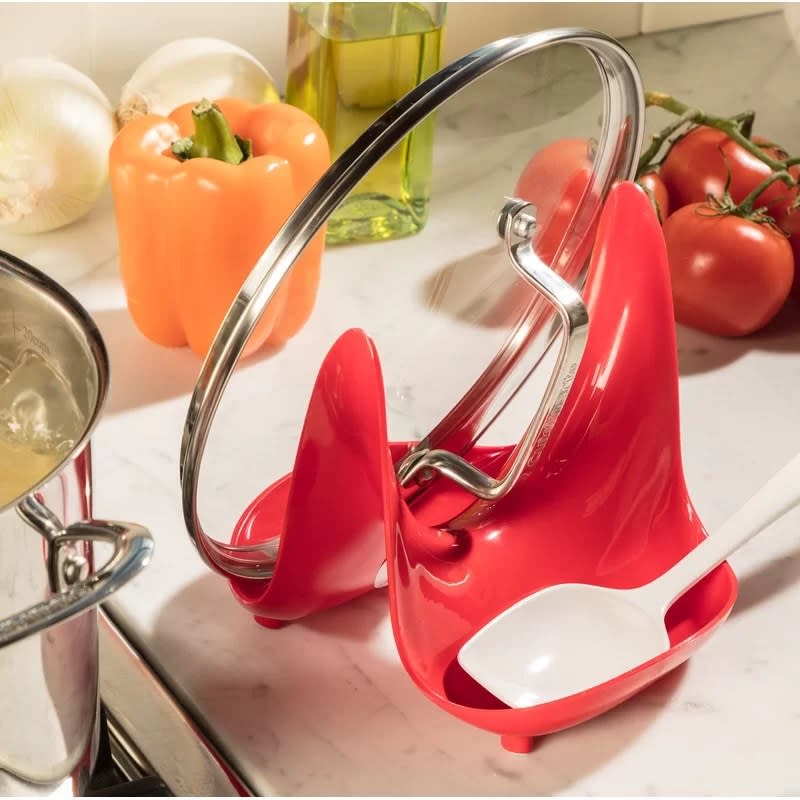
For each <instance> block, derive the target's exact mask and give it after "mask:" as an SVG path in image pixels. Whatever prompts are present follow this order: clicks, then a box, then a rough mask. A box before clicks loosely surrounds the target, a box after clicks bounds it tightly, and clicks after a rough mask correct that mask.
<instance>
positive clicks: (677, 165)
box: [659, 125, 800, 211]
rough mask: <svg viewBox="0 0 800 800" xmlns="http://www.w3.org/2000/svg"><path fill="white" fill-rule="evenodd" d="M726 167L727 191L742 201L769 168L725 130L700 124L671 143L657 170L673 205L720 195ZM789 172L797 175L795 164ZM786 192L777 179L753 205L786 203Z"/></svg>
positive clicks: (774, 151)
mask: <svg viewBox="0 0 800 800" xmlns="http://www.w3.org/2000/svg"><path fill="white" fill-rule="evenodd" d="M753 141H754V142H756V143H759V142H761V143H763V142H764V141H765V140H764V139H762V138H760V137H758V136H754V137H753ZM764 152H765V153H766V154H767V155H769V156H771V157H772V158H777V159H781V160H782V159H784V158H786V153H784V152H783V151H782V150H780V149H779V148H776V147H772V148H770V147H765V148H764ZM728 170H730V174H731V184H730V188H729V189H728V191H729V192H730V195H731V197H732V198H733V200H734V202H736V203H741V202H742V200H744V198H745V197H746V196H747V195H748V194H750V192H752V191H753V189H755V188H756V186H758V184H759V183H761V181H763V180H764V179H765V178H767V177H769V175H770V174H771V172H772V170H771V169H770V167H769V166H768V165H767V164H765V163H764V162H763V161H760V160H759V159H758V158H756V157H755V156H754V155H753V154H752V153H748V152H747V150H745V149H744V148H743V147H742V146H741V145H739V144H737V143H736V142H734V141H733V140H732V139H729V138H728V136H727V134H725V133H723V132H722V131H718V130H716V129H715V128H708V127H706V126H703V125H701V126H700V127H698V128H695V129H693V130H691V131H690V132H689V133H687V134H686V135H685V136H683V137H681V138H680V139H678V140H677V141H676V142H675V144H673V145H672V147H671V148H670V151H669V153H668V154H667V157H666V158H665V159H664V162H663V163H662V164H661V168H660V170H659V174H660V175H661V179H662V180H663V181H664V185H665V186H666V187H667V192H668V193H669V198H670V200H671V201H672V207H673V209H676V208H680V207H681V206H685V205H688V204H689V203H703V202H705V201H706V198H707V197H708V195H709V194H712V195H714V196H716V197H720V196H721V195H722V193H723V192H724V190H725V181H726V180H727V177H728ZM790 172H791V173H792V174H793V175H794V176H795V177H798V176H800V168H798V167H793V168H792V169H791V170H790ZM788 196H789V189H787V187H786V185H785V184H783V183H781V182H780V181H776V182H775V183H773V184H772V185H770V186H768V187H767V188H766V189H765V190H764V191H763V192H762V193H761V194H760V195H759V196H758V199H757V201H756V203H755V207H756V208H758V207H759V206H766V207H767V209H768V210H770V211H772V210H773V207H774V206H776V205H780V204H781V203H784V204H785V202H786V201H787V199H788Z"/></svg>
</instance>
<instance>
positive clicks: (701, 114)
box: [636, 92, 800, 176]
mask: <svg viewBox="0 0 800 800" xmlns="http://www.w3.org/2000/svg"><path fill="white" fill-rule="evenodd" d="M645 104H646V105H647V106H648V107H650V106H656V107H657V108H663V109H664V110H665V111H669V112H670V113H672V114H675V115H677V117H678V119H677V120H676V121H675V122H672V123H670V124H669V125H667V127H666V128H664V130H662V131H661V132H660V133H658V134H656V135H655V136H653V137H652V139H651V141H650V145H649V146H648V148H647V149H646V150H645V151H644V153H642V156H641V158H640V159H639V164H638V167H637V170H636V174H637V176H641V175H643V174H644V173H645V172H648V171H649V170H651V169H653V168H654V166H655V164H654V159H655V157H656V156H657V155H658V152H659V151H660V150H661V147H662V146H663V144H664V143H665V142H666V140H667V139H668V138H669V137H670V136H672V134H673V133H675V132H676V131H678V130H680V128H682V127H683V126H684V125H687V124H690V123H693V124H695V125H705V126H707V127H709V128H715V129H716V130H718V131H722V132H723V133H725V134H726V135H727V136H728V137H729V138H730V139H732V140H733V141H734V142H736V143H737V144H738V145H740V146H741V147H743V148H744V149H745V150H747V152H748V153H751V154H752V155H753V156H755V157H756V158H757V159H759V161H763V162H764V163H765V164H766V165H767V166H768V167H769V168H770V169H771V170H773V171H775V172H778V171H781V170H786V169H788V168H789V167H791V166H794V165H795V164H800V157H798V158H787V159H784V160H779V159H776V158H772V157H771V156H770V155H768V154H767V153H765V152H764V150H763V145H759V144H758V143H756V142H754V141H752V140H751V139H750V135H751V133H752V129H753V122H754V120H755V113H754V112H753V111H745V112H743V113H741V114H737V115H736V116H734V117H716V116H713V115H711V114H706V113H705V111H703V110H702V109H700V108H694V107H692V106H688V105H686V103H682V102H681V101H680V100H678V99H676V98H675V97H672V95H669V94H665V93H664V92H645Z"/></svg>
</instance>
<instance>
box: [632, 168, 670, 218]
mask: <svg viewBox="0 0 800 800" xmlns="http://www.w3.org/2000/svg"><path fill="white" fill-rule="evenodd" d="M636 183H638V184H639V185H640V186H643V187H644V188H645V189H647V190H648V192H649V194H648V197H649V198H650V202H654V203H655V204H656V206H657V208H658V215H659V218H660V219H661V222H662V223H663V222H664V220H665V219H666V218H667V217H668V216H669V212H670V204H669V192H667V187H666V186H665V185H664V181H663V180H662V179H661V176H660V175H659V174H658V173H657V172H646V173H645V174H644V175H642V176H640V177H639V178H637V179H636Z"/></svg>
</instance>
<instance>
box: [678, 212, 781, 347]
mask: <svg viewBox="0 0 800 800" xmlns="http://www.w3.org/2000/svg"><path fill="white" fill-rule="evenodd" d="M663 230H664V240H665V242H666V245H667V256H668V258H669V269H670V276H671V279H672V299H673V305H674V308H675V319H676V320H677V321H678V322H680V323H683V324H684V325H689V326H690V327H692V328H697V329H698V330H702V331H706V332H707V333H713V334H717V335H719V336H745V335H747V334H748V333H753V332H754V331H757V330H758V329H759V328H762V327H763V326H764V325H766V324H767V323H768V322H769V321H770V320H771V319H772V318H773V317H774V316H775V314H777V313H778V311H779V310H780V308H781V306H782V305H783V303H784V302H785V300H786V298H787V296H788V295H789V290H790V288H791V286H792V280H793V278H794V259H793V256H792V248H791V247H790V245H789V242H788V240H787V239H786V237H785V236H784V235H783V234H782V233H781V232H780V231H777V230H775V228H773V227H771V226H770V225H766V224H763V223H757V222H752V221H750V220H747V219H743V218H742V217H736V216H733V215H730V214H728V215H719V214H718V213H717V212H716V211H715V210H714V209H712V208H710V207H709V206H708V205H707V204H705V203H693V204H691V205H688V206H684V207H683V208H679V209H678V210H677V211H675V212H674V213H673V214H671V215H670V216H669V217H668V218H667V221H666V222H665V223H664V228H663Z"/></svg>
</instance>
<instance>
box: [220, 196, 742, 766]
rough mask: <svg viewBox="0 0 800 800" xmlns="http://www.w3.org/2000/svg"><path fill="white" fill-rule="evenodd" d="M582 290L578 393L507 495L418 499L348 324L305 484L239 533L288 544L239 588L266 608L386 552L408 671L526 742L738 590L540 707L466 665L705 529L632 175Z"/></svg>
mask: <svg viewBox="0 0 800 800" xmlns="http://www.w3.org/2000/svg"><path fill="white" fill-rule="evenodd" d="M584 296H585V300H586V304H587V307H588V309H589V318H590V332H589V338H588V343H587V347H586V351H585V354H584V357H583V360H582V362H581V365H580V368H579V370H578V374H577V376H576V379H575V383H574V385H573V389H572V391H571V393H570V395H569V397H568V399H567V402H566V405H565V407H564V409H563V411H562V413H561V416H560V417H559V420H558V422H557V424H556V428H555V429H554V431H553V433H552V436H551V438H550V440H549V442H548V445H547V448H546V450H545V452H544V454H543V456H542V457H541V458H540V459H539V461H537V462H536V464H534V465H533V466H532V467H530V468H529V469H528V471H527V472H526V473H525V474H524V475H523V477H522V478H521V479H520V482H519V483H518V484H517V485H516V486H515V488H514V489H513V490H512V491H511V492H510V493H509V494H508V495H506V496H505V497H503V498H502V499H500V500H498V501H496V502H493V503H490V502H486V501H477V502H475V501H474V498H472V496H471V495H468V494H467V493H466V492H464V491H463V490H461V489H459V488H457V487H455V486H454V485H453V484H452V483H450V482H448V481H446V480H444V479H440V480H437V481H435V482H434V484H433V485H432V487H431V488H429V489H427V490H426V491H425V492H423V493H421V494H419V493H418V496H417V497H415V498H413V501H411V500H409V497H410V496H409V494H408V493H407V492H403V491H402V490H401V489H400V488H399V487H398V485H397V481H396V479H395V474H394V468H393V460H394V459H395V458H397V457H398V456H399V455H400V454H401V453H402V452H403V451H404V450H405V449H406V447H407V446H408V445H407V444H404V443H399V444H395V445H389V443H388V441H387V434H386V419H385V403H384V396H383V386H382V382H381V376H380V368H379V365H378V361H377V357H376V354H375V352H374V349H373V348H372V345H371V343H370V342H369V340H368V339H367V337H366V336H365V335H364V334H363V333H362V332H360V331H349V332H347V333H346V334H344V335H343V336H342V337H341V338H340V340H339V341H338V342H337V343H336V344H335V345H334V347H333V349H332V350H331V352H330V354H329V356H328V358H326V361H325V363H324V364H323V367H322V370H321V371H320V376H319V379H318V381H317V384H316V386H315V389H314V393H313V395H312V399H311V403H310V406H309V412H308V417H307V421H306V425H305V429H304V431H303V436H302V441H301V445H300V448H299V450H298V456H297V462H296V464H295V471H294V473H293V478H292V479H291V485H290V479H289V478H288V477H287V478H285V479H283V481H280V482H278V483H277V484H275V485H274V486H273V487H272V488H271V489H269V490H267V491H266V492H264V493H263V494H262V495H261V496H260V497H259V498H257V500H256V501H255V502H254V503H253V504H252V505H251V507H250V508H249V509H248V511H247V512H246V513H245V516H244V517H243V518H242V521H241V522H240V524H239V526H238V527H237V530H236V532H235V534H234V537H233V541H234V543H236V544H244V543H248V542H254V541H263V540H264V539H266V538H269V537H270V536H274V535H276V534H277V533H281V535H282V537H283V538H282V543H281V550H280V555H279V561H278V564H277V567H276V572H275V577H274V578H273V580H272V581H271V582H269V583H267V582H258V581H242V580H238V581H236V580H235V581H233V586H234V590H235V592H236V594H237V596H238V597H239V599H240V600H241V601H242V602H243V603H244V604H245V605H246V606H247V607H248V608H249V609H250V610H251V611H252V612H253V613H255V614H256V615H258V616H261V617H266V618H269V619H293V618H297V617H299V616H302V615H303V614H306V613H310V612H312V611H314V610H318V609H321V608H324V607H327V606H331V605H334V604H336V603H341V602H344V601H345V600H347V599H348V598H350V597H353V596H355V595H356V594H359V593H362V592H364V591H368V590H369V589H370V588H371V586H372V581H373V579H374V576H375V572H376V570H377V568H378V566H379V565H380V563H381V562H382V560H383V557H384V553H385V554H386V557H387V560H388V581H389V605H390V613H391V619H392V627H393V631H394V637H395V641H396V644H397V648H398V651H399V654H400V657H401V659H402V662H403V664H404V666H405V668H406V670H407V671H408V673H409V675H410V676H411V677H412V679H413V680H414V681H415V682H416V684H417V685H418V686H419V687H420V689H421V690H422V691H423V692H424V693H425V694H426V695H427V696H428V697H429V698H430V699H431V700H432V701H433V702H435V703H436V704H438V705H439V706H440V707H441V708H443V709H444V710H446V711H447V712H449V713H450V714H453V715H455V716H457V717H459V718H460V719H463V720H464V721H466V722H469V723H471V724H473V725H476V726H478V727H481V728H484V729H486V730H489V731H494V732H496V733H499V734H501V735H502V736H503V742H504V744H505V745H506V746H507V747H508V748H509V749H512V750H515V751H516V752H522V751H525V750H528V749H530V744H531V742H530V740H528V739H527V738H526V737H530V736H535V735H539V734H543V733H548V732H552V731H556V730H559V729H561V728H565V727H568V726H570V725H574V724H576V723H579V722H581V721H584V720H586V719H589V718H591V717H593V716H596V715H597V714H600V713H602V712H603V711H606V710H608V709H609V708H611V707H613V706H615V705H617V704H618V703H620V702H622V701H623V700H625V699H627V698H628V697H630V696H631V695H633V694H635V693H636V692H638V691H640V690H641V689H643V688H644V687H645V686H647V685H648V684H649V683H651V682H652V681H654V680H656V679H657V678H659V677H660V676H662V675H664V674H665V673H666V672H668V671H669V670H671V669H673V668H674V667H676V666H677V665H678V664H680V663H681V662H682V661H684V660H685V659H686V658H688V657H689V655H691V653H692V652H693V651H694V650H695V649H696V648H697V647H698V646H699V645H700V644H701V643H702V642H703V641H704V640H705V639H706V638H707V637H708V635H709V634H710V633H711V632H712V631H713V629H714V628H715V627H716V626H717V625H719V624H720V623H721V622H722V621H723V620H724V619H725V618H726V616H727V615H728V613H729V611H730V609H731V607H732V605H733V603H734V601H735V598H736V591H737V584H736V579H735V576H734V575H733V572H732V571H731V570H730V568H729V567H728V566H727V565H726V564H723V565H722V566H721V567H719V568H718V569H717V570H715V571H714V572H713V573H711V574H710V575H709V576H708V577H707V578H705V579H704V580H703V581H701V582H700V583H699V584H697V585H696V586H695V587H694V588H693V589H692V590H691V591H690V592H688V593H686V594H685V595H684V596H683V597H682V598H680V600H679V601H678V602H676V603H675V605H674V606H673V607H672V608H671V609H670V611H669V613H668V615H667V628H668V631H669V634H670V641H671V648H670V650H669V651H668V652H666V653H664V654H662V655H660V656H658V657H657V658H655V659H653V660H652V661H650V662H648V663H646V664H643V665H641V666H640V667H638V668H636V669H635V670H632V671H631V672H629V673H626V674H625V675H622V676H620V677H618V678H617V679H615V680H613V681H609V682H607V683H605V684H602V685H600V686H597V687H594V688H593V689H591V690H589V691H586V692H583V693H581V694H578V695H574V696H572V697H568V698H565V699H563V700H559V701H555V702H552V703H548V704H545V705H540V706H537V707H534V708H528V709H510V708H508V707H506V706H504V705H503V704H502V703H501V702H500V701H498V700H497V699H496V698H494V697H493V696H492V695H490V694H489V693H488V692H486V691H485V690H484V689H483V688H482V687H480V686H479V685H478V684H476V683H475V682H474V681H473V680H472V679H471V678H470V677H469V676H467V675H466V673H465V672H464V671H463V670H462V669H461V668H460V667H459V665H458V663H457V660H456V655H457V653H458V650H459V648H460V647H461V645H462V644H463V643H464V641H466V639H467V638H469V637H470V636H471V635H472V634H473V633H475V631H477V630H478V629H479V628H480V627H481V626H482V625H484V624H485V623H486V622H488V621H489V620H490V619H492V618H493V617H494V616H496V615H497V614H498V613H500V612H501V611H503V610H504V609H505V608H507V607H508V606H510V605H511V604H513V603H514V602H516V601H517V600H519V599H520V598H522V597H524V596H525V595H527V594H529V593H531V592H533V591H535V590H537V589H539V588H542V587H544V586H548V585H552V584H555V583H561V582H565V581H580V582H587V583H595V584H600V585H604V586H612V587H632V586H637V585H640V584H642V583H645V582H647V581H649V580H651V579H653V578H655V577H656V576H657V575H659V574H661V573H662V572H664V571H665V570H666V569H667V568H668V567H669V566H671V565H672V564H673V563H675V561H677V560H678V559H679V558H681V557H682V556H683V555H684V554H685V553H686V552H688V551H689V550H690V549H692V548H693V547H694V546H695V545H696V544H697V543H698V541H700V539H701V538H702V537H703V536H704V535H705V531H704V529H703V527H702V524H701V523H700V521H699V519H698V518H697V515H696V513H695V511H694V508H693V506H692V503H691V501H690V499H689V495H688V493H687V490H686V486H685V482H684V477H683V469H682V464H681V456H680V437H679V417H678V370H677V355H676V346H675V329H674V322H673V316H672V300H671V294H670V286H669V275H668V268H667V262H666V253H665V249H664V243H663V238H662V235H661V229H660V227H659V225H658V222H657V220H656V218H655V215H654V213H653V211H652V209H651V207H650V205H649V202H648V200H647V198H646V197H645V195H644V194H643V192H642V191H641V190H639V189H638V188H636V187H635V186H634V185H633V184H630V183H623V184H620V185H619V186H617V187H616V188H615V189H614V190H613V192H612V193H611V195H610V196H609V199H608V200H607V202H606V205H605V208H604V211H603V214H602V217H601V220H600V226H599V229H598V232H597V240H596V244H595V249H594V253H593V257H592V265H591V270H590V275H589V282H588V284H587V287H586V290H585V292H584ZM509 452H510V447H507V448H495V449H490V448H475V449H474V450H473V451H472V452H471V453H469V454H468V457H469V459H470V460H471V461H473V462H474V463H476V465H478V466H480V467H482V468H483V469H485V470H486V471H487V472H492V470H493V469H497V468H499V465H501V464H502V463H503V461H504V459H505V458H506V457H507V455H508V453H509ZM384 537H385V550H384ZM609 646H613V643H609ZM590 657H591V653H587V658H590Z"/></svg>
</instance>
